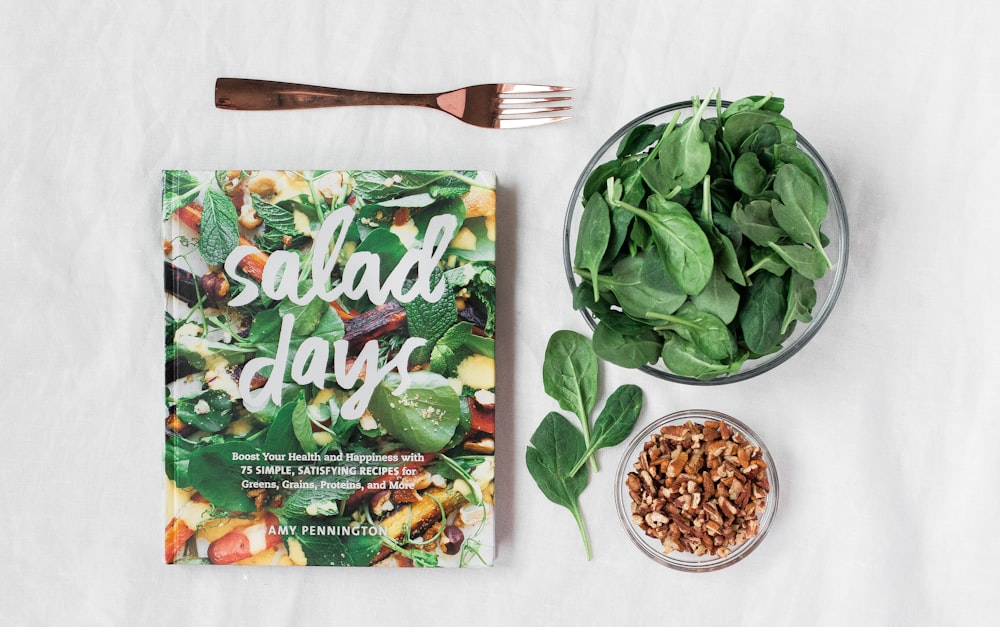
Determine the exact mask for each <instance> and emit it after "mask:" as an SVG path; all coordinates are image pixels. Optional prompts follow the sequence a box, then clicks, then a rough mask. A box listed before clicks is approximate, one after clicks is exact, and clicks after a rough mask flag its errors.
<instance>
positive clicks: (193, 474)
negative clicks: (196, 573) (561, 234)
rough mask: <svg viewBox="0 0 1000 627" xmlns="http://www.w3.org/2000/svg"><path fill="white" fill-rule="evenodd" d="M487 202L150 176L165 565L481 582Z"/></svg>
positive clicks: (316, 185) (401, 179)
mask: <svg viewBox="0 0 1000 627" xmlns="http://www.w3.org/2000/svg"><path fill="white" fill-rule="evenodd" d="M495 189H496V184H495V177H494V176H493V174H492V173H489V172H476V171H457V170H456V171H384V170H377V171H376V170H364V171H326V170H312V171H310V170H295V171H292V170H283V171H256V170H219V171H197V172H195V171H185V170H168V171H165V172H164V173H163V218H164V236H163V249H164V279H165V292H166V315H165V349H166V350H165V369H166V398H165V401H166V403H165V405H166V406H165V409H164V414H165V433H166V438H165V456H164V461H165V474H166V477H165V480H166V484H167V490H166V495H167V498H166V502H167V512H166V521H167V523H166V528H165V531H164V545H165V547H164V558H165V560H166V562H167V563H168V564H179V563H184V564H212V565H222V564H241V565H289V566H292V565H296V566H387V567H393V566H432V567H433V566H441V567H476V566H489V565H492V562H493V555H494V540H493V530H494V521H493V516H494V510H493V487H494V415H495V396H494V392H495V365H494V346H495V329H496V317H495V313H496V264H495V259H496V255H495V249H496V248H495V247H496V193H495Z"/></svg>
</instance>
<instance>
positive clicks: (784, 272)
mask: <svg viewBox="0 0 1000 627" xmlns="http://www.w3.org/2000/svg"><path fill="white" fill-rule="evenodd" d="M783 109H784V101H783V100H782V99H780V98H774V97H770V96H763V97H761V96H753V97H750V98H744V99H741V100H737V101H736V102H732V103H730V102H726V101H721V100H711V99H710V100H705V101H698V100H695V101H693V102H683V103H676V104H672V105H668V106H666V107H662V108H659V109H655V110H653V111H650V112H649V113H646V114H644V115H642V116H640V117H638V118H636V119H635V120H633V121H632V122H629V123H628V124H627V125H625V126H624V127H622V128H621V129H620V130H619V131H618V132H616V133H615V134H614V135H612V136H611V137H610V138H609V139H608V140H607V141H606V142H605V143H604V145H603V146H601V148H600V149H599V150H598V151H597V153H596V154H595V155H594V156H593V158H592V159H591V160H590V162H589V163H588V164H587V166H586V167H585V168H584V170H583V173H582V174H581V175H580V177H579V179H578V180H577V183H576V186H575V188H574V190H573V193H572V195H571V196H570V201H569V206H568V207H567V210H566V219H565V223H564V241H563V257H564V262H565V266H566V276H567V279H568V281H569V284H570V288H571V289H572V290H573V306H574V308H576V309H579V310H580V311H581V313H582V314H583V316H584V319H585V320H586V322H587V324H588V325H589V326H590V327H591V328H592V329H594V334H593V340H594V348H595V350H596V351H597V353H598V356H600V357H601V358H603V359H605V360H607V361H611V362H612V363H615V364H618V365H620V366H623V367H627V368H638V369H641V370H643V371H644V372H646V373H649V374H652V375H654V376H657V377H659V378H662V379H667V380H671V381H677V382H682V383H691V384H701V385H713V384H720V383H730V382H735V381H740V380H743V379H747V378H749V377H753V376H755V375H758V374H761V373H763V372H766V371H768V370H770V369H771V368H774V367H775V366H777V365H779V364H781V363H782V362H784V361H785V360H787V359H788V358H789V357H791V356H792V355H794V354H795V353H797V352H798V351H799V350H800V349H801V348H802V347H803V346H805V344H806V343H807V342H808V341H809V340H810V339H812V337H813V336H814V335H815V334H816V333H817V331H819V328H820V327H821V326H822V324H823V322H824V321H825V320H826V318H827V317H828V316H829V314H830V312H831V310H832V309H833V306H834V303H835V302H836V300H837V296H838V295H839V293H840V290H841V286H842V285H843V281H844V277H845V273H846V269H847V256H848V226H847V216H846V210H845V208H844V203H843V199H842V198H841V195H840V191H839V189H838V187H837V184H836V182H835V181H834V178H833V176H832V175H831V173H830V171H829V169H828V168H827V167H826V165H825V163H824V162H823V160H822V159H821V158H820V156H819V154H818V153H817V152H816V151H815V150H814V149H813V147H812V146H811V145H810V144H809V142H807V141H806V140H805V138H804V137H802V135H800V134H798V133H797V132H796V131H795V130H794V129H793V128H792V125H791V122H790V121H789V120H788V118H786V117H784V116H783V115H782V111H783Z"/></svg>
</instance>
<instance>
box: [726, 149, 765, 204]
mask: <svg viewBox="0 0 1000 627" xmlns="http://www.w3.org/2000/svg"><path fill="white" fill-rule="evenodd" d="M733 184H735V185H736V188H737V189H739V190H740V191H741V192H743V193H744V194H746V195H747V196H756V195H758V194H760V193H762V192H763V191H764V189H765V188H766V186H767V170H765V169H764V167H763V166H761V165H760V160H759V159H758V158H757V155H756V153H753V152H745V153H743V154H742V155H740V156H739V158H738V159H737V160H736V164H735V165H734V166H733Z"/></svg>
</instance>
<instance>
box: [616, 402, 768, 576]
mask: <svg viewBox="0 0 1000 627" xmlns="http://www.w3.org/2000/svg"><path fill="white" fill-rule="evenodd" d="M633 468H634V472H630V473H629V474H628V476H627V477H626V478H625V487H626V488H627V489H628V493H629V497H630V498H631V499H632V516H631V519H632V523H633V524H635V525H636V526H638V527H639V528H640V529H642V530H643V532H644V533H645V534H646V535H647V536H649V537H651V538H656V539H658V540H660V542H661V543H662V545H663V552H664V553H670V552H673V551H682V552H686V553H693V554H694V555H698V556H701V555H715V556H717V557H725V556H727V555H729V554H730V553H731V552H732V550H733V549H735V548H736V547H738V546H740V545H741V544H743V543H744V542H746V541H747V540H749V539H750V538H752V537H754V536H755V535H757V534H758V533H759V532H760V522H759V520H758V516H759V515H760V514H762V513H763V512H764V509H765V507H766V505H767V494H768V493H769V492H770V490H771V485H770V482H769V481H768V480H767V472H766V468H767V464H766V463H765V462H764V460H763V459H762V455H761V450H760V447H757V446H754V445H753V444H752V443H750V442H749V441H747V439H746V437H745V436H744V435H743V434H742V433H740V432H739V431H736V430H735V429H734V428H733V427H731V426H730V425H728V424H726V423H725V422H722V421H715V420H708V421H705V423H704V424H697V423H694V422H690V421H689V422H687V423H685V424H684V425H670V426H666V427H663V428H662V429H660V431H659V433H654V434H653V435H652V437H651V438H650V439H649V440H648V441H647V442H646V443H645V445H644V446H643V450H642V452H641V453H640V454H639V458H638V460H637V461H636V462H635V464H633Z"/></svg>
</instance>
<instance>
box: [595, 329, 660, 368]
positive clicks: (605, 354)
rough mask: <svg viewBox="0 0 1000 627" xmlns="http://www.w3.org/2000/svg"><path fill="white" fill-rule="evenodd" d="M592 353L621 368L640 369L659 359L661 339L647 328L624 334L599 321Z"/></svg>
mask: <svg viewBox="0 0 1000 627" xmlns="http://www.w3.org/2000/svg"><path fill="white" fill-rule="evenodd" d="M593 342H594V353H596V354H597V356H598V357H600V358H601V359H603V360H605V361H610V362H611V363H613V364H615V365H618V366H621V367H623V368H640V367H642V366H645V365H647V364H652V363H655V362H656V360H657V359H659V358H660V350H661V349H662V347H663V338H661V337H660V336H659V335H658V334H657V333H656V332H655V331H653V330H651V329H649V328H648V327H646V328H642V329H640V330H638V331H637V332H635V333H624V332H622V331H620V330H618V329H617V328H615V327H614V326H612V325H611V324H609V323H608V322H606V321H604V320H601V321H600V322H598V323H597V326H596V327H594V337H593Z"/></svg>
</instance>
